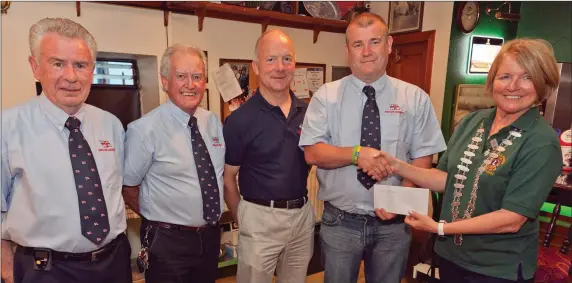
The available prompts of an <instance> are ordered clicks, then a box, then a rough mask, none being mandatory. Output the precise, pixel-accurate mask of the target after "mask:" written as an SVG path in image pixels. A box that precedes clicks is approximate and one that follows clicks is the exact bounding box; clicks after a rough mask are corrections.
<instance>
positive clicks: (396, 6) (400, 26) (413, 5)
mask: <svg viewBox="0 0 572 283" xmlns="http://www.w3.org/2000/svg"><path fill="white" fill-rule="evenodd" d="M388 19H389V20H388V26H389V34H399V33H407V32H416V31H421V25H422V23H423V2H413V1H391V2H389V17H388Z"/></svg>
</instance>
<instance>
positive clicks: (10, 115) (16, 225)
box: [1, 94, 127, 253]
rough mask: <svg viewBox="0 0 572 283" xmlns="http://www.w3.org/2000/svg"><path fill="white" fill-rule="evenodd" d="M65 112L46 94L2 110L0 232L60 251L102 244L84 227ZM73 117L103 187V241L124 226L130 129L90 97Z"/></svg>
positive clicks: (21, 241) (27, 243) (17, 240)
mask: <svg viewBox="0 0 572 283" xmlns="http://www.w3.org/2000/svg"><path fill="white" fill-rule="evenodd" d="M68 117H69V115H68V114H66V113H65V112H64V111H63V110H61V109H60V108H58V107H56V106H55V105H54V104H53V103H52V102H50V101H49V100H48V99H47V98H46V96H45V95H44V94H42V95H41V96H39V97H36V98H34V99H33V100H32V101H30V102H28V103H26V104H24V105H21V106H18V107H15V108H12V109H9V110H6V111H4V112H3V113H2V182H1V185H2V214H3V218H4V219H3V222H2V237H3V239H8V240H12V241H14V242H15V243H17V244H19V245H22V246H28V247H41V248H50V249H53V250H56V251H62V252H76V253H77V252H88V251H93V250H96V249H98V248H99V247H98V246H96V245H95V244H93V243H92V242H90V241H89V240H88V239H87V238H85V237H84V236H83V235H82V234H81V226H80V215H79V207H78V197H77V191H76V186H75V180H74V176H73V170H72V166H71V161H70V155H69V148H68V138H69V131H68V129H67V128H65V127H64V124H65V122H66V120H67V119H68ZM75 117H77V118H78V119H79V120H80V121H81V131H82V133H83V135H84V137H85V139H86V140H87V142H88V144H89V146H90V148H91V151H92V154H93V156H94V158H95V163H96V165H97V170H98V171H99V176H100V179H101V185H102V187H103V195H104V197H105V203H106V206H107V215H108V217H109V224H110V227H111V229H110V233H109V235H108V236H107V237H106V238H105V240H104V242H103V245H105V244H107V243H109V242H110V241H111V240H113V239H114V238H115V237H116V236H117V235H118V234H119V233H122V232H124V231H125V229H126V228H127V225H126V221H125V204H124V201H123V197H122V195H121V188H122V180H123V168H122V167H123V145H124V140H125V132H124V130H123V126H122V125H121V122H120V121H119V119H117V117H115V116H114V115H112V114H111V113H108V112H106V111H103V110H101V109H99V108H96V107H94V106H91V105H88V104H84V105H83V106H82V107H81V109H80V110H79V111H78V113H76V114H75ZM108 142H109V144H108ZM109 145H111V146H109Z"/></svg>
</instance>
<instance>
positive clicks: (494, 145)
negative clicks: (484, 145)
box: [491, 139, 499, 149]
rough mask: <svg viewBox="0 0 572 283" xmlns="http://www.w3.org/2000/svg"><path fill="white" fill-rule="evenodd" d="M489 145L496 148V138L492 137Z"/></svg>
mask: <svg viewBox="0 0 572 283" xmlns="http://www.w3.org/2000/svg"><path fill="white" fill-rule="evenodd" d="M491 146H492V147H493V149H495V148H497V146H499V144H498V142H497V140H496V139H492V140H491Z"/></svg>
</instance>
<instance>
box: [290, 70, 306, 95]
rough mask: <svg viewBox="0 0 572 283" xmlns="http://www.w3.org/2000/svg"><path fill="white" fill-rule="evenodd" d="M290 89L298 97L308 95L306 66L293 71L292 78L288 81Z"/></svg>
mask: <svg viewBox="0 0 572 283" xmlns="http://www.w3.org/2000/svg"><path fill="white" fill-rule="evenodd" d="M290 89H291V90H292V92H294V94H295V95H296V97H298V98H308V97H310V90H309V89H308V81H307V78H306V68H298V69H296V70H295V71H294V79H293V80H292V83H290Z"/></svg>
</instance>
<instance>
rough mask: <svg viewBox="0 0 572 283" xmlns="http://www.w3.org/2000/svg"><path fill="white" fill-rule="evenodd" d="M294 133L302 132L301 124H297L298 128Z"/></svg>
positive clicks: (299, 133)
mask: <svg viewBox="0 0 572 283" xmlns="http://www.w3.org/2000/svg"><path fill="white" fill-rule="evenodd" d="M296 134H298V135H301V134H302V124H300V125H298V129H296Z"/></svg>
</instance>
